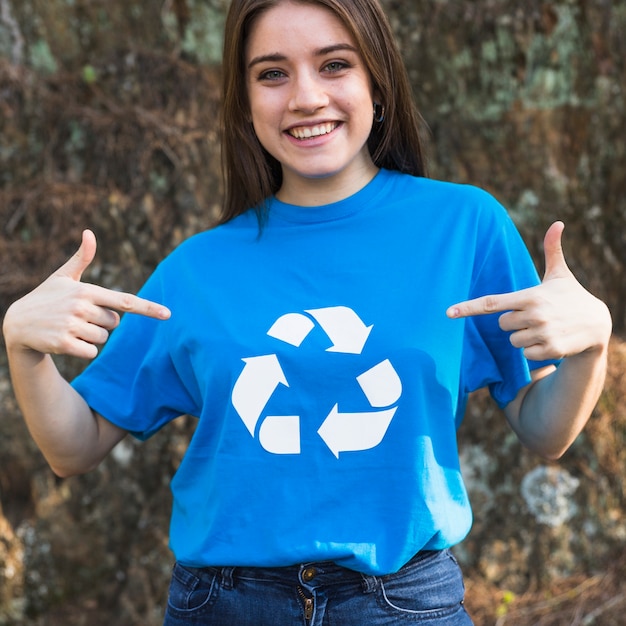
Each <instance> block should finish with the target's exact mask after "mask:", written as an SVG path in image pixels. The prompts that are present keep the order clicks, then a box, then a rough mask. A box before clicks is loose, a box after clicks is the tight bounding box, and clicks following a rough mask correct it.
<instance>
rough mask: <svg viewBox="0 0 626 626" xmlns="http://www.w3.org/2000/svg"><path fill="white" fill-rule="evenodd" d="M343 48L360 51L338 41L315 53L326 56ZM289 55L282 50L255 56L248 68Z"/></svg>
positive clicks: (317, 55)
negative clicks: (282, 52) (281, 51)
mask: <svg viewBox="0 0 626 626" xmlns="http://www.w3.org/2000/svg"><path fill="white" fill-rule="evenodd" d="M341 50H348V51H350V52H355V53H357V54H358V53H359V51H358V50H357V49H356V48H355V47H354V46H352V45H350V44H349V43H337V44H333V45H332V46H326V47H324V48H318V49H317V50H315V51H314V52H313V55H314V56H316V57H321V56H325V55H326V54H331V53H333V52H339V51H341ZM286 59H287V57H286V56H285V55H284V54H281V53H280V52H274V53H273V54H263V55H260V56H258V57H254V59H252V60H251V61H250V63H248V69H250V68H252V67H253V66H254V65H258V64H259V63H274V62H277V61H285V60H286Z"/></svg>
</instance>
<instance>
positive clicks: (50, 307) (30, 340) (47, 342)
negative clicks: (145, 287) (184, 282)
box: [3, 230, 170, 359]
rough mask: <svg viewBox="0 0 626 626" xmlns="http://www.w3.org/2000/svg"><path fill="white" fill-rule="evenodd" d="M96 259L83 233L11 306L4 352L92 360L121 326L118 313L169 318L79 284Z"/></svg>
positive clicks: (128, 298)
mask: <svg viewBox="0 0 626 626" xmlns="http://www.w3.org/2000/svg"><path fill="white" fill-rule="evenodd" d="M95 255H96V237H95V235H94V234H93V232H92V231H90V230H85V231H84V232H83V239H82V243H81V245H80V248H79V249H78V251H77V252H76V254H74V255H73V256H72V257H71V258H70V259H69V260H68V261H67V263H65V264H64V265H63V266H62V267H60V268H59V269H58V270H57V271H56V272H54V273H53V274H52V275H51V276H50V277H48V278H47V279H46V280H45V281H44V282H43V283H42V284H41V285H39V286H38V287H37V288H35V289H34V290H33V291H31V292H30V293H29V294H27V295H26V296H24V297H23V298H21V299H20V300H17V301H16V302H14V303H13V304H12V305H11V306H10V307H9V309H8V310H7V313H6V315H5V318H4V324H3V332H4V336H5V341H6V345H7V350H11V351H13V350H20V349H21V350H25V351H35V352H39V353H41V354H67V355H71V356H76V357H80V358H85V359H92V358H94V357H95V356H96V355H97V354H98V346H100V345H102V344H104V343H105V342H106V341H107V339H108V338H109V333H110V331H112V330H113V329H114V328H115V327H116V326H117V325H118V324H119V322H120V315H119V313H120V312H121V313H137V314H139V315H146V316H148V317H153V318H155V319H160V320H166V319H168V318H169V317H170V311H169V309H167V308H166V307H164V306H162V305H160V304H157V303H155V302H151V301H149V300H144V299H142V298H139V297H137V296H135V295H132V294H129V293H122V292H118V291H113V290H111V289H105V288H104V287H99V286H97V285H92V284H89V283H83V282H81V277H82V275H83V272H84V271H85V270H86V269H87V267H89V265H90V263H91V262H92V261H93V259H94V257H95Z"/></svg>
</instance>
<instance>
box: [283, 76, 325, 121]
mask: <svg viewBox="0 0 626 626" xmlns="http://www.w3.org/2000/svg"><path fill="white" fill-rule="evenodd" d="M328 102H329V97H328V93H327V91H326V89H325V88H324V86H323V85H322V81H321V78H320V77H319V76H316V75H311V74H310V73H308V72H304V73H299V74H298V75H296V76H295V77H294V79H293V82H292V92H291V98H290V101H289V109H290V110H291V111H299V112H302V113H314V112H315V111H318V110H319V109H322V108H324V107H325V106H328Z"/></svg>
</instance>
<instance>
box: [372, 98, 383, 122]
mask: <svg viewBox="0 0 626 626" xmlns="http://www.w3.org/2000/svg"><path fill="white" fill-rule="evenodd" d="M384 119H385V105H384V104H379V103H378V102H374V121H375V122H377V123H378V124H381V123H382V122H383V121H384Z"/></svg>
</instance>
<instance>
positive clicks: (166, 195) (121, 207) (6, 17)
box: [0, 0, 626, 626]
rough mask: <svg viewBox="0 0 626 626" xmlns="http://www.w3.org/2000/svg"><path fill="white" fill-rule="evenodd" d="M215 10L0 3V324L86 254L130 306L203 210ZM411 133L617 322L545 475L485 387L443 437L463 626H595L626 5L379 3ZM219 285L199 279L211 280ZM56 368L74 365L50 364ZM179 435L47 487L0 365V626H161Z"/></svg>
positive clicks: (617, 353) (617, 563) (620, 543)
mask: <svg viewBox="0 0 626 626" xmlns="http://www.w3.org/2000/svg"><path fill="white" fill-rule="evenodd" d="M227 4H228V3H227V2H226V1H225V0H224V1H222V0H204V1H201V0H126V1H124V2H122V1H121V0H107V1H104V0H45V1H44V0H0V313H4V311H5V310H6V307H7V306H8V305H9V303H10V302H11V301H12V300H14V299H15V298H17V297H19V296H20V295H21V294H23V293H25V292H26V291H28V290H29V289H31V288H32V287H34V286H35V285H36V284H37V283H38V282H40V281H41V280H42V279H43V278H44V277H45V276H47V275H48V274H49V273H50V272H51V271H52V270H53V269H55V268H56V267H57V266H58V265H60V264H61V263H62V262H64V260H65V259H66V258H67V257H68V256H69V255H71V254H72V253H73V251H74V250H75V248H76V246H77V245H78V242H79V240H80V232H81V231H82V229H83V228H84V227H86V226H89V227H91V228H93V229H94V230H95V232H96V235H97V237H98V241H99V250H98V257H97V260H96V262H95V263H94V265H93V266H92V268H91V270H90V273H89V276H87V277H86V278H87V279H88V280H91V281H93V282H98V283H100V284H103V285H105V286H107V287H115V288H120V289H124V290H129V291H135V290H137V288H138V287H139V286H140V284H141V283H142V282H143V280H145V278H146V277H147V275H148V274H149V272H150V271H151V269H152V268H153V267H154V265H155V264H156V263H157V262H158V260H159V259H160V258H162V257H163V256H164V255H165V254H167V253H168V252H169V251H170V250H171V249H172V247H174V246H175V245H176V244H177V243H179V242H180V241H181V240H183V239H184V238H186V237H187V236H189V235H190V234H192V233H194V232H197V231H198V230H201V229H203V228H206V227H208V226H210V224H211V221H212V219H213V217H214V216H215V213H216V210H217V207H219V202H220V194H221V190H220V181H219V176H218V172H219V151H218V143H217V142H218V137H217V133H216V120H217V115H218V111H219V103H218V93H217V85H218V77H219V72H220V66H219V55H220V46H221V28H222V23H223V16H224V11H225V9H226V6H227ZM384 4H385V7H386V8H387V10H388V12H389V15H390V17H391V19H392V23H393V25H394V28H395V30H396V32H397V34H398V38H399V40H400V42H401V46H402V51H403V54H404V56H405V58H406V61H407V65H408V67H409V71H410V74H411V78H412V82H413V85H414V88H415V95H416V98H417V101H418V103H419V106H420V109H421V111H422V113H423V115H424V118H425V119H426V121H427V124H428V127H429V128H428V143H429V147H430V156H431V174H432V175H433V176H435V177H439V178H446V179H451V180H456V181H461V182H471V183H474V184H478V185H480V186H483V187H485V188H487V189H488V190H489V191H491V192H492V193H494V194H495V195H496V196H497V197H498V198H499V199H500V200H501V201H502V202H503V203H504V204H505V205H506V206H507V207H508V208H509V209H510V211H511V213H512V215H513V217H514V219H515V220H516V222H517V223H518V225H519V227H520V229H521V231H522V233H523V235H524V237H525V239H526V241H527V242H528V244H529V247H530V248H531V250H532V252H533V254H534V255H535V257H536V260H537V264H538V267H539V268H540V269H541V264H542V255H541V242H542V238H543V233H544V232H545V230H546V228H547V226H548V225H549V223H551V221H553V220H554V219H563V220H564V221H565V222H566V226H567V228H566V232H565V239H564V244H565V253H566V258H567V259H568V261H569V263H570V266H571V267H572V269H573V271H574V272H575V273H576V274H577V276H578V277H579V279H580V280H581V281H582V282H583V283H584V284H586V285H587V286H588V287H589V288H590V289H591V290H592V291H593V292H594V293H596V294H597V295H598V296H600V297H601V298H603V299H604V300H606V301H607V303H608V304H609V306H610V308H611V310H612V313H613V317H614V322H615V337H614V341H613V344H612V353H611V371H610V376H609V380H608V384H607V387H606V391H605V393H604V395H603V397H602V399H601V402H600V404H599V406H598V408H597V410H596V412H595V414H594V416H593V418H592V420H591V422H590V423H589V425H588V427H587V429H586V430H585V432H584V433H583V435H582V436H581V437H580V438H579V439H578V441H577V442H576V443H575V445H574V446H573V447H572V449H571V450H570V451H569V452H568V453H567V454H566V456H565V457H564V458H563V459H562V460H561V461H560V462H559V463H554V464H545V463H543V462H542V461H541V460H539V459H537V458H536V457H534V456H532V455H530V454H529V453H527V452H525V451H524V450H523V449H522V448H521V446H520V445H519V443H517V440H516V439H515V437H514V436H513V435H512V434H511V433H510V431H509V430H508V429H507V427H506V425H505V423H504V419H503V417H502V415H501V414H500V412H499V411H498V410H497V409H496V408H495V406H494V405H493V404H492V403H491V401H490V400H489V399H488V398H486V397H485V396H484V395H483V394H478V395H477V396H476V397H475V398H474V400H473V402H472V403H471V405H470V407H469V409H468V415H467V418H466V421H465V423H464V425H463V426H462V428H461V432H460V447H461V455H462V459H463V465H464V471H465V476H466V479H467V482H468V485H469V487H470V491H471V495H472V500H473V503H474V509H475V516H476V521H475V525H474V529H473V531H472V533H471V535H470V537H469V538H468V540H467V541H465V542H464V543H463V544H462V545H461V546H459V547H458V549H457V550H456V553H457V555H458V556H459V558H460V560H461V561H462V563H463V565H464V568H465V571H466V575H467V588H468V598H467V604H468V607H469V609H470V611H471V612H472V614H473V616H474V619H475V621H476V623H477V624H478V625H496V624H497V625H498V626H502V625H504V624H507V625H515V626H525V625H529V626H530V625H533V626H538V625H539V626H541V625H543V626H548V625H550V626H556V625H558V626H560V625H570V624H572V625H573V624H580V625H586V626H588V625H591V624H594V625H614V624H620V623H623V622H624V618H623V613H624V610H625V609H626V583H625V582H624V580H626V519H625V516H624V512H625V493H624V487H623V478H624V475H625V473H626V453H625V452H624V440H625V434H626V379H625V374H624V372H625V368H626V344H624V342H623V337H624V329H625V328H624V327H625V324H626V274H625V272H624V267H623V266H624V263H625V262H626V234H625V233H626V227H625V226H626V201H625V197H626V193H625V192H626V148H625V132H624V131H625V129H626V113H625V110H624V108H625V107H624V90H625V88H626V70H625V64H626V61H625V59H626V2H625V1H624V0H618V1H614V2H609V1H606V0H559V1H553V2H539V1H537V0H530V1H527V2H517V1H513V0H498V1H494V0H477V1H470V0H459V1H458V2H452V1H449V0H412V1H411V2H397V1H395V0H386V1H385V2H384ZM216 271H219V268H216ZM59 365H60V367H61V368H62V370H63V371H64V373H65V374H66V375H67V376H72V375H74V374H75V373H76V372H78V371H79V369H80V367H82V364H81V363H78V362H76V361H70V360H64V359H60V360H59ZM192 428H193V423H192V422H191V420H188V419H181V420H179V421H178V422H177V423H175V424H173V425H171V426H170V427H168V428H167V429H165V430H164V431H163V432H161V433H159V434H158V435H157V436H155V437H154V438H153V439H152V440H150V441H149V442H147V443H145V444H138V443H136V442H134V441H133V440H131V439H128V440H126V441H124V442H123V443H122V444H120V445H119V446H118V447H117V448H116V449H115V451H114V453H113V454H112V455H111V457H110V458H109V459H108V460H107V461H105V462H104V463H103V464H102V466H101V467H100V468H99V469H98V470H96V471H94V472H92V473H91V474H89V475H86V476H82V477H75V478H71V479H67V480H60V479H57V478H55V477H54V475H53V474H52V473H51V472H50V470H49V469H48V468H47V466H46V464H45V462H44V461H43V459H42V457H41V455H40V454H39V452H38V451H37V450H36V448H35V446H34V444H33V443H32V442H31V440H30V438H29V436H28V434H27V433H26V430H25V427H24V425H23V422H22V420H21V418H20V416H19V414H18V411H17V408H16V406H15V402H14V399H13V396H12V393H11V389H10V384H9V381H8V374H7V370H6V359H5V355H4V352H3V351H0V624H6V625H22V624H32V625H36V626H39V625H46V626H48V625H51V626H61V625H63V626H78V625H83V624H84V625H87V624H88V625H89V626H98V625H99V624H102V625H104V624H107V625H109V624H116V625H117V624H119V625H121V626H135V625H137V626H138V625H141V626H150V625H152V624H154V625H157V624H160V623H161V618H162V613H163V602H164V601H165V594H166V587H167V582H168V578H169V569H170V566H171V555H170V553H169V551H168V548H167V523H168V514H169V506H170V496H169V491H168V488H167V485H168V481H169V477H170V476H171V474H172V473H173V472H174V471H175V469H176V466H177V463H178V460H179V459H180V457H181V456H182V454H183V452H184V449H185V446H186V442H187V440H188V437H189V435H190V433H191V431H192Z"/></svg>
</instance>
